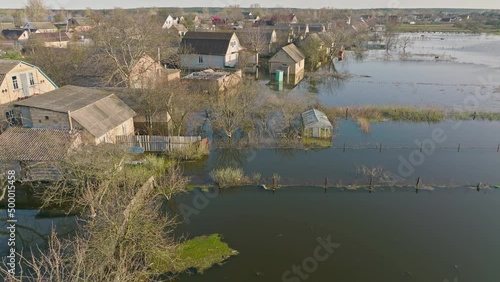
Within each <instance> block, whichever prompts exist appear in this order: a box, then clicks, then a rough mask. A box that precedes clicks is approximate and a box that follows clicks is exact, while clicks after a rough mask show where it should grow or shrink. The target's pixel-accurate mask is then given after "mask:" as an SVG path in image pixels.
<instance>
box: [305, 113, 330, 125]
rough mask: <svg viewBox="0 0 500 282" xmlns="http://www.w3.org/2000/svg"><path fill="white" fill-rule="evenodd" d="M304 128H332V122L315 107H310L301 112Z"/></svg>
mask: <svg viewBox="0 0 500 282" xmlns="http://www.w3.org/2000/svg"><path fill="white" fill-rule="evenodd" d="M302 122H303V124H304V128H327V127H328V128H332V127H333V126H332V123H331V122H330V121H329V120H328V117H327V116H326V115H325V114H324V113H323V112H320V111H318V110H316V109H311V110H308V111H306V112H303V113H302Z"/></svg>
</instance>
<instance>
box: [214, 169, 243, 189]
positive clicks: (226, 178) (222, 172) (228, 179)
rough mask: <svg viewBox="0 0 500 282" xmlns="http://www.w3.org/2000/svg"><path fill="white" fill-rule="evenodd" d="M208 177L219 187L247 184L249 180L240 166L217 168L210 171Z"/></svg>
mask: <svg viewBox="0 0 500 282" xmlns="http://www.w3.org/2000/svg"><path fill="white" fill-rule="evenodd" d="M210 177H211V178H212V180H213V181H214V182H215V183H216V184H217V186H219V187H220V188H228V187H235V186H239V185H245V184H248V183H249V182H250V181H249V179H248V177H246V176H245V173H244V172H243V170H242V169H241V168H235V167H226V168H218V169H215V170H213V171H212V172H210Z"/></svg>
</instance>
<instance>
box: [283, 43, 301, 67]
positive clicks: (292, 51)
mask: <svg viewBox="0 0 500 282" xmlns="http://www.w3.org/2000/svg"><path fill="white" fill-rule="evenodd" d="M281 49H283V51H285V53H287V55H288V56H290V58H292V60H294V61H295V62H296V63H298V62H300V61H302V60H304V59H305V58H306V56H304V54H302V52H300V50H299V48H297V46H295V44H293V43H291V44H288V45H286V46H284V47H282V48H281Z"/></svg>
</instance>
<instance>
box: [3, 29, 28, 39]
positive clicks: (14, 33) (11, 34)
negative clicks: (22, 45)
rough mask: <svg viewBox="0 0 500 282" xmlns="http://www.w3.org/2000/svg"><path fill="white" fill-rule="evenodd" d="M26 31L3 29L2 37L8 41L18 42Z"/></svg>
mask: <svg viewBox="0 0 500 282" xmlns="http://www.w3.org/2000/svg"><path fill="white" fill-rule="evenodd" d="M25 32H26V30H24V29H4V30H2V36H3V37H5V38H6V39H10V40H18V39H19V37H21V35H23V33H25Z"/></svg>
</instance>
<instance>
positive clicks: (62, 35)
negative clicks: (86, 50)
mask: <svg viewBox="0 0 500 282" xmlns="http://www.w3.org/2000/svg"><path fill="white" fill-rule="evenodd" d="M30 38H31V39H34V40H38V41H41V42H62V41H69V40H70V37H69V35H68V33H66V32H45V33H33V34H32V35H31V36H30Z"/></svg>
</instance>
